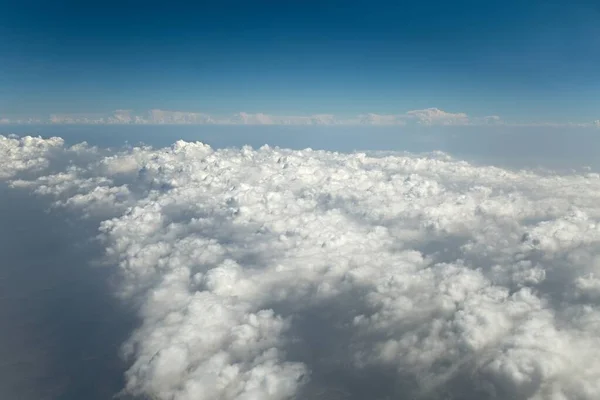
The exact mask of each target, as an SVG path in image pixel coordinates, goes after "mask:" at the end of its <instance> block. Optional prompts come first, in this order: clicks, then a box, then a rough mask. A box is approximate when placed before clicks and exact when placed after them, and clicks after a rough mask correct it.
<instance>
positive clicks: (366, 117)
mask: <svg viewBox="0 0 600 400" xmlns="http://www.w3.org/2000/svg"><path fill="white" fill-rule="evenodd" d="M11 123H14V124H39V123H49V124H120V125H122V124H135V125H149V124H169V125H326V126H332V125H342V126H353V125H373V126H403V125H407V124H417V125H425V126H433V125H446V126H447V125H490V124H501V123H502V121H501V119H500V117H498V116H487V117H483V118H471V117H469V116H467V114H465V113H452V112H446V111H442V110H440V109H438V108H427V109H423V110H413V111H408V112H406V113H401V114H375V113H367V114H360V115H358V116H355V117H339V116H335V115H333V114H314V115H308V116H293V115H288V116H281V115H270V114H264V113H254V114H253V113H246V112H240V113H236V114H233V115H230V116H214V115H210V114H206V113H199V112H185V111H167V110H159V109H154V110H150V111H147V112H145V113H141V114H137V113H134V112H133V111H131V110H116V111H114V112H113V113H112V114H110V115H102V114H52V115H50V117H49V118H48V119H46V120H41V119H34V118H29V119H10V118H1V119H0V124H11Z"/></svg>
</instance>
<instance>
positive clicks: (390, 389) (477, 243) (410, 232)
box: [0, 112, 600, 400]
mask: <svg viewBox="0 0 600 400" xmlns="http://www.w3.org/2000/svg"><path fill="white" fill-rule="evenodd" d="M438 114H439V113H437V112H432V113H429V112H427V113H425V114H424V115H425V117H423V118H424V120H427V118H434V117H432V116H431V115H438ZM415 115H416V114H415ZM261 118H262V117H261ZM415 118H419V117H415ZM440 118H442V117H440ZM447 118H454V117H443V118H442V120H444V121H446V119H447ZM457 118H458V119H460V117H457ZM0 143H2V146H3V147H1V148H0V149H2V150H0V151H2V153H1V154H3V157H6V155H7V154H8V155H10V158H3V159H9V160H10V162H9V163H7V164H8V165H7V166H3V168H4V170H3V171H4V173H3V175H2V176H1V177H2V178H3V179H8V178H10V177H18V178H20V179H19V180H17V181H12V184H13V185H18V186H21V187H31V188H32V189H34V190H37V192H38V193H40V194H44V195H48V196H55V197H56V199H57V201H58V203H57V204H58V205H60V206H63V207H71V208H73V209H74V210H84V212H85V213H86V214H87V215H90V216H93V215H96V214H95V213H100V214H101V215H102V216H103V219H104V222H102V223H101V224H100V231H101V236H102V239H103V242H104V243H105V245H106V249H107V256H108V257H110V258H111V259H112V260H113V261H114V262H116V263H118V264H119V266H120V268H121V270H122V279H121V287H120V292H119V295H120V296H121V298H122V299H123V301H130V299H135V304H141V306H140V308H139V311H138V313H139V317H140V318H141V321H142V324H141V326H140V328H139V329H137V330H136V331H135V332H133V333H132V336H131V338H130V340H129V341H128V343H127V344H126V346H125V348H124V349H125V352H126V353H127V354H128V355H129V356H130V357H131V359H132V362H133V363H132V365H131V368H130V369H129V371H128V372H127V390H128V391H130V392H133V393H138V394H146V395H149V396H154V397H155V398H160V399H176V400H180V399H215V398H222V399H287V398H291V397H292V396H294V395H295V394H296V395H297V396H298V397H300V398H318V396H322V397H325V398H327V396H329V397H333V396H334V393H347V394H348V396H347V397H350V395H352V396H355V397H360V396H359V391H360V390H363V392H361V393H363V394H364V395H363V396H362V397H363V398H384V397H386V396H387V397H391V398H398V397H401V396H406V397H410V396H412V397H415V398H432V399H436V398H448V397H452V398H503V399H535V400H542V399H572V398H578V399H590V400H591V399H596V398H597V397H598V393H600V384H599V383H598V382H600V335H599V334H600V331H599V327H598V326H599V325H598V321H600V308H599V306H600V289H599V288H600V279H598V276H600V223H599V221H600V201H599V199H600V177H599V176H598V175H597V174H593V173H588V174H583V175H558V174H550V173H545V174H540V173H534V172H531V171H509V170H503V169H499V168H494V167H476V166H473V165H470V164H468V163H466V162H462V161H458V160H454V159H452V158H450V157H441V156H439V155H437V156H435V157H424V156H421V157H418V156H399V155H388V156H382V157H369V156H366V155H365V154H362V153H355V154H339V153H330V152H325V151H310V150H303V151H291V150H281V149H271V148H269V147H263V148H261V149H259V150H253V149H251V148H249V147H245V148H242V149H223V150H214V149H212V148H210V147H209V146H207V145H204V144H202V143H186V142H181V141H180V142H177V143H175V144H174V145H173V146H172V147H171V148H167V149H158V150H153V149H150V148H138V149H131V150H123V151H122V152H118V153H114V154H112V153H111V154H108V155H106V154H104V153H103V152H102V151H100V150H95V149H90V148H88V147H87V146H79V147H75V148H64V145H63V143H62V141H60V139H50V140H48V141H44V140H42V139H35V138H24V139H15V138H2V140H1V141H0ZM58 153H60V154H59V155H61V157H58V155H57V154H58ZM53 154H54V155H53ZM52 157H54V158H66V159H72V160H73V163H72V165H71V166H68V163H66V164H65V165H64V168H62V169H61V168H59V166H56V165H55V166H53V158H52ZM46 159H47V160H46ZM28 160H35V161H32V162H31V163H30V162H29V161H28ZM44 160H46V161H44ZM44 168H46V169H47V170H46V171H43V169H44ZM23 171H27V174H25V175H23V173H22V172H23ZM35 174H37V175H35ZM113 202H116V204H114V205H113ZM365 388H366V389H365ZM353 391H354V392H353ZM365 391H366V392H365Z"/></svg>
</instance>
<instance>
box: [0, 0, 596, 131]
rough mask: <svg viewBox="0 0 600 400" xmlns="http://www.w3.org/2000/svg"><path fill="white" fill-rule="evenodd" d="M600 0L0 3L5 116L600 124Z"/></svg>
mask: <svg viewBox="0 0 600 400" xmlns="http://www.w3.org/2000/svg"><path fill="white" fill-rule="evenodd" d="M599 19H600V3H598V2H592V1H566V0H560V1H553V2H548V1H528V2H524V1H517V0H506V1H496V0H491V1H487V2H475V1H465V0H461V1H456V2H444V1H432V2H424V3H417V2H405V1H399V2H391V1H389V2H388V1H385V2H384V1H380V2H377V1H376V2H373V1H370V2H367V1H363V0H356V1H345V2H341V1H337V0H336V1H324V2H319V1H302V2H300V1H290V2H271V1H255V2H251V3H249V2H239V1H224V2H218V3H216V2H197V3H196V4H194V5H191V4H189V3H181V2H180V3H178V2H169V3H158V2H150V3H148V2H141V1H122V2H114V1H105V2H94V3H87V2H85V3H83V2H76V1H64V0H62V1H57V2H47V1H42V0H37V1H23V2H18V3H17V2H12V1H8V0H1V1H0V117H7V118H11V117H19V118H20V117H36V118H45V117H46V116H47V115H49V114H54V113H58V114H69V113H90V114H94V113H109V112H112V111H113V110H116V109H131V110H148V109H153V108H158V109H165V110H181V111H189V112H205V113H209V114H231V113H235V112H240V111H245V112H250V113H267V114H274V115H309V114H318V113H332V114H336V115H356V114H359V113H369V112H372V113H381V114H397V113H403V112H406V111H408V110H415V109H424V108H429V107H437V108H439V109H441V110H444V111H448V112H452V113H467V114H468V115H469V116H476V117H483V116H487V115H499V116H501V117H502V119H503V120H506V121H510V122H513V123H528V122H553V123H567V122H575V123H589V122H591V121H594V120H598V119H599V118H600V107H599V104H600V100H598V97H597V93H598V89H600V79H599V78H600V74H599V73H598V68H597V66H598V65H599V64H600V25H599V24H598V23H597V21H598V20H599Z"/></svg>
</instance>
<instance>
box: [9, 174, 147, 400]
mask: <svg viewBox="0 0 600 400" xmlns="http://www.w3.org/2000/svg"><path fill="white" fill-rule="evenodd" d="M47 205H48V202H47V200H45V199H41V198H36V197H34V196H32V195H30V194H28V192H27V191H21V190H16V189H8V188H7V187H6V186H5V185H0V254H2V259H1V261H0V321H1V326H2V329H0V360H1V363H0V398H2V399H20V400H29V399H32V400H33V399H36V400H37V399H64V400H70V399H73V400H80V399H90V400H93V399H109V398H111V397H112V396H113V395H114V394H115V393H117V392H118V391H119V390H121V389H122V387H123V385H124V381H123V372H124V370H125V368H126V365H125V364H124V362H123V361H122V360H121V359H120V357H119V350H120V346H121V344H122V343H123V342H124V341H125V339H126V338H127V336H128V335H129V333H130V332H131V330H132V329H133V327H134V325H135V323H136V321H135V317H134V316H133V313H132V311H131V310H128V309H126V308H125V307H124V306H123V305H122V304H121V303H120V302H118V301H117V300H116V299H115V298H114V297H113V296H112V294H111V293H112V290H111V288H110V287H109V283H108V282H109V277H110V276H111V274H112V273H113V272H114V270H113V269H112V268H110V266H105V265H99V263H98V262H97V261H98V260H99V259H100V257H101V256H102V251H103V250H102V247H101V246H100V243H97V242H96V241H94V240H91V238H93V237H94V236H95V235H96V229H97V221H81V220H80V219H76V218H75V217H70V216H69V215H68V214H67V213H66V212H62V211H60V210H53V211H52V212H50V213H49V212H45V209H46V207H47Z"/></svg>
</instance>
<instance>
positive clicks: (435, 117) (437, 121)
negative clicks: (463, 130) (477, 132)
mask: <svg viewBox="0 0 600 400" xmlns="http://www.w3.org/2000/svg"><path fill="white" fill-rule="evenodd" d="M406 115H407V116H408V117H409V118H410V117H414V118H416V119H417V121H418V123H420V124H423V125H468V124H469V117H468V116H467V114H465V113H450V112H446V111H442V110H440V109H439V108H426V109H424V110H413V111H408V112H407V113H406Z"/></svg>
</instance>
